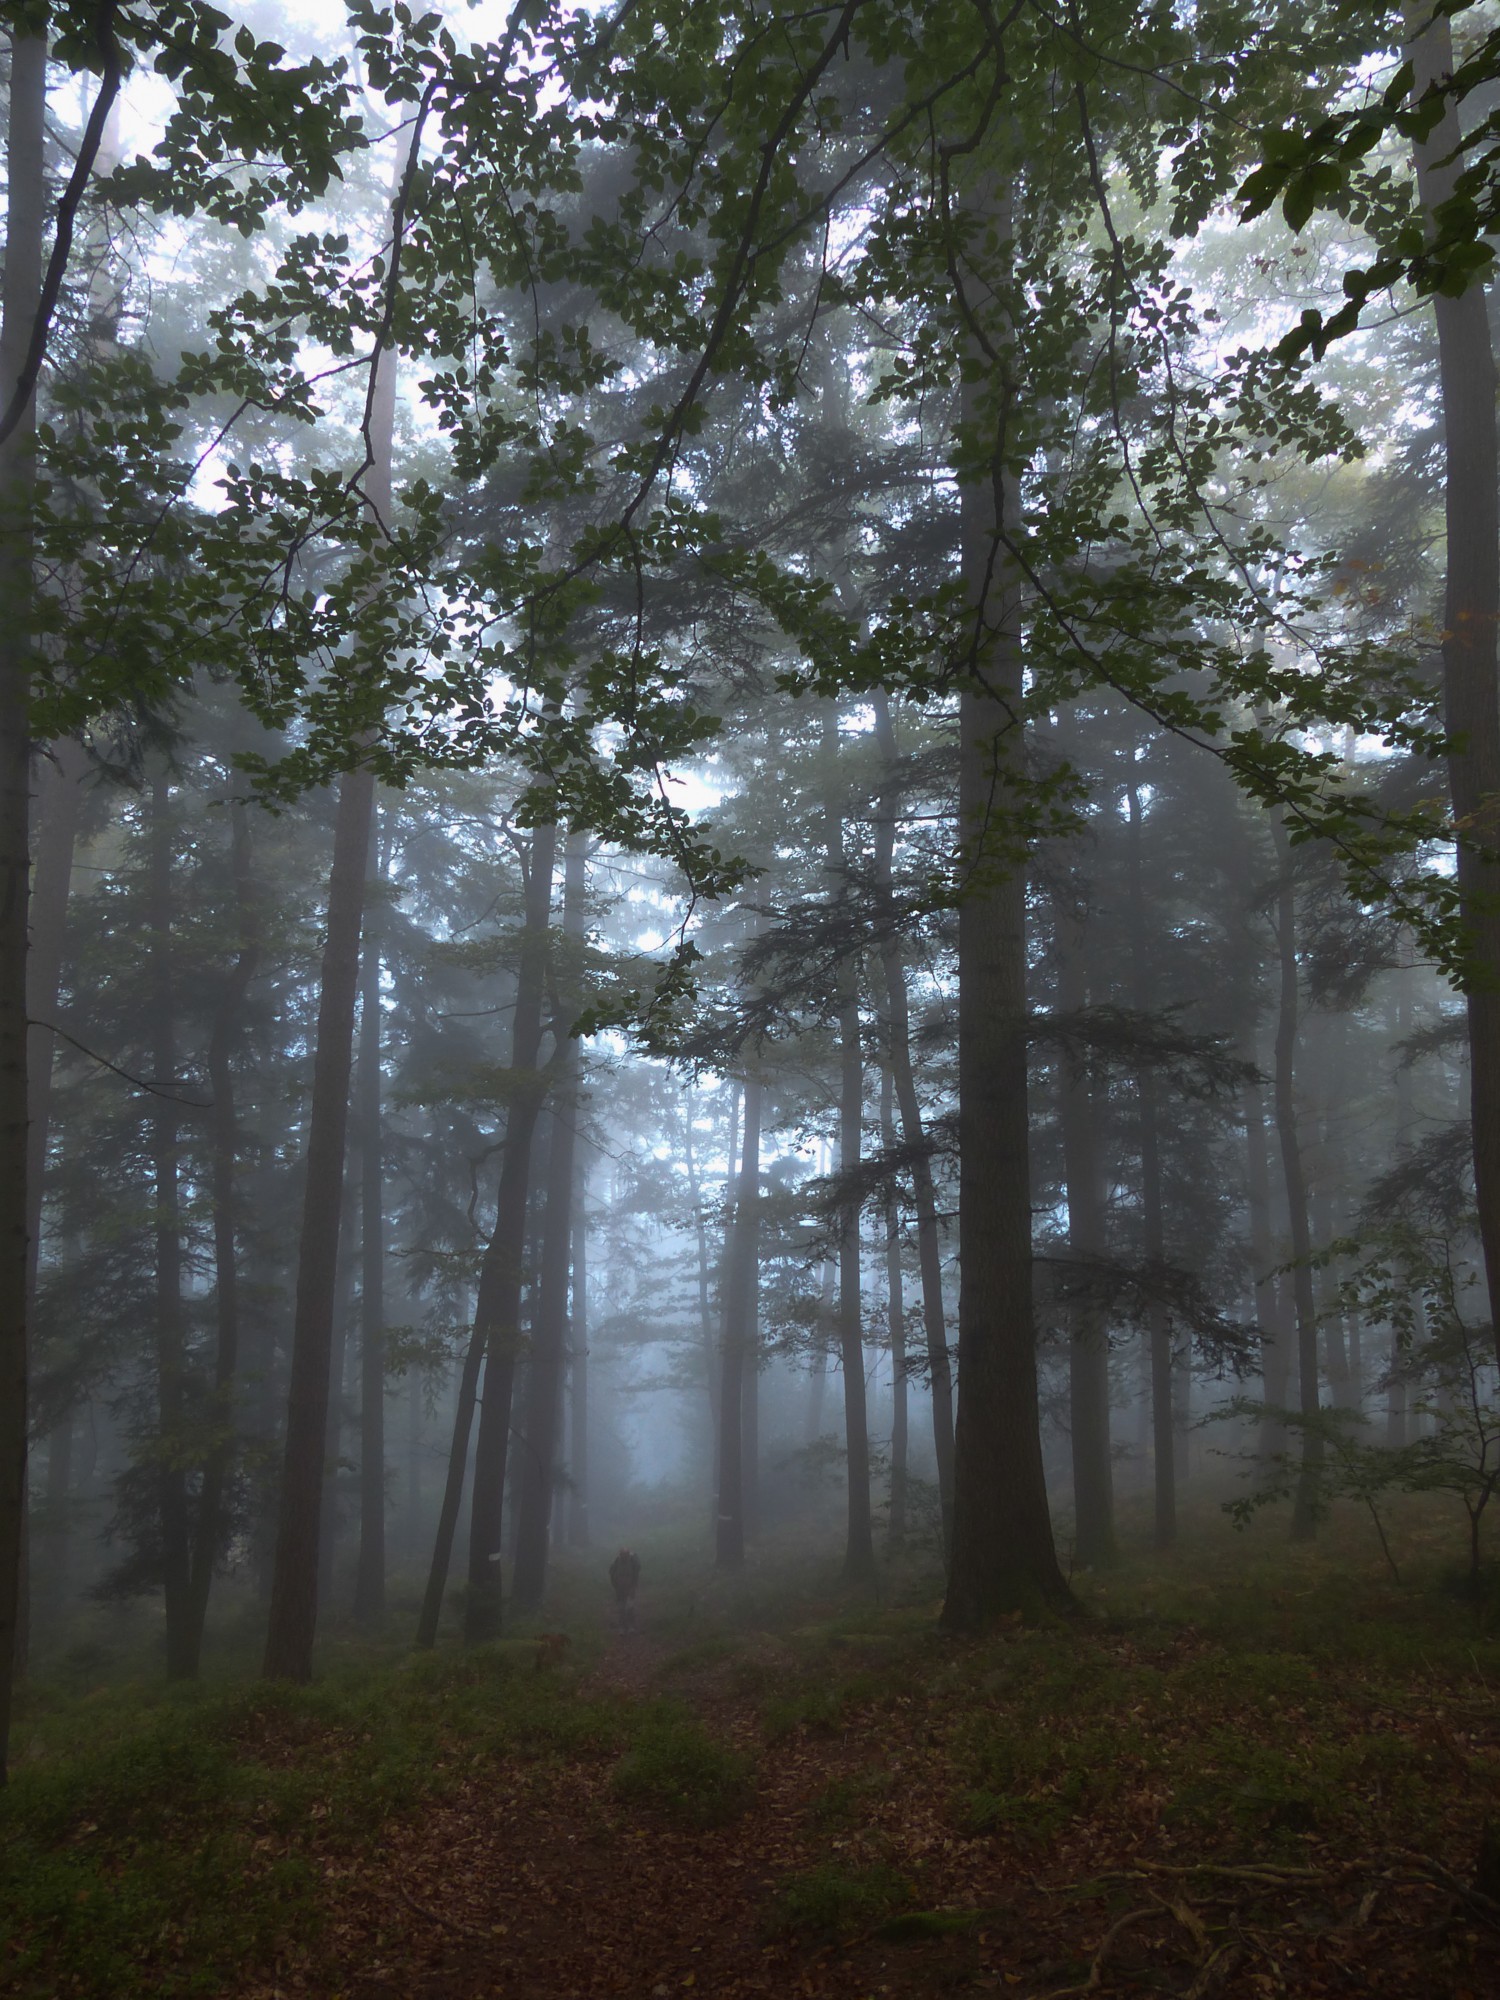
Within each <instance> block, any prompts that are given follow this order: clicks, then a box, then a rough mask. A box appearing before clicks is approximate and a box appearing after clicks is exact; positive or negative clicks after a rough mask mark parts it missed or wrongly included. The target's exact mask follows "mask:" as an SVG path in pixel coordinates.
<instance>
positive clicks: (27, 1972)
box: [0, 1506, 1500, 2000]
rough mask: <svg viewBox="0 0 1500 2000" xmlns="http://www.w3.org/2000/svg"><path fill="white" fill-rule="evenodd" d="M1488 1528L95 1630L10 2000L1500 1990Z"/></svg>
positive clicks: (784, 1567) (1055, 1996)
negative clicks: (165, 1677) (202, 1681)
mask: <svg viewBox="0 0 1500 2000" xmlns="http://www.w3.org/2000/svg"><path fill="white" fill-rule="evenodd" d="M1460 1533H1461V1529H1459V1530H1456V1529H1455V1524H1454V1523H1452V1522H1450V1521H1449V1520H1448V1519H1447V1518H1446V1516H1440V1515H1438V1514H1437V1513H1436V1512H1434V1511H1433V1510H1432V1509H1431V1508H1426V1509H1424V1508H1421V1507H1417V1506H1414V1507H1413V1509H1412V1512H1411V1514H1410V1516H1409V1518H1405V1519H1401V1520H1398V1521H1397V1523H1396V1524H1395V1527H1394V1530H1393V1547H1394V1549H1395V1552H1396V1554H1397V1557H1398V1559H1399V1560H1400V1561H1401V1565H1402V1580H1401V1582H1400V1583H1399V1584H1398V1583H1397V1582H1396V1581H1395V1580H1394V1579H1392V1578H1391V1577H1390V1575H1389V1573H1388V1572H1386V1571H1384V1570H1383V1569H1380V1568H1377V1567H1376V1566H1375V1564H1378V1561H1379V1557H1378V1552H1377V1551H1375V1550H1374V1548H1373V1538H1372V1537H1370V1535H1369V1531H1368V1528H1365V1529H1364V1530H1361V1529H1360V1528H1359V1526H1358V1524H1357V1523H1356V1522H1354V1521H1353V1520H1352V1519H1351V1520H1336V1521H1335V1522H1334V1523H1332V1524H1331V1526H1330V1527H1329V1529H1328V1530H1327V1531H1325V1534H1324V1535H1323V1537H1322V1539H1321V1540H1320V1542H1319V1544H1318V1545H1317V1547H1316V1548H1313V1549H1306V1548H1298V1549H1292V1548H1290V1547H1289V1546H1288V1545H1287V1542H1286V1539H1285V1523H1284V1522H1282V1521H1277V1520H1275V1519H1271V1518H1266V1519H1262V1520H1261V1521H1259V1522H1258V1523H1257V1524H1256V1526H1255V1527H1254V1528H1253V1529H1252V1530H1251V1531H1250V1533H1249V1534H1247V1535H1245V1536H1240V1537H1236V1536H1234V1535H1233V1534H1232V1532H1231V1531H1230V1530H1229V1529H1228V1527H1227V1526H1225V1525H1223V1524H1222V1523H1220V1522H1219V1521H1218V1520H1217V1519H1210V1518H1208V1517H1207V1516H1205V1518H1204V1519H1203V1520H1202V1521H1201V1522H1199V1523H1196V1524H1195V1525H1194V1528H1193V1532H1192V1533H1191V1534H1190V1535H1188V1536H1186V1537H1185V1538H1184V1542H1183V1545H1182V1547H1181V1548H1180V1550H1179V1551H1178V1552H1177V1553H1176V1554H1174V1555H1173V1556H1171V1557H1151V1558H1146V1557H1132V1558H1129V1559H1127V1560H1126V1561H1125V1562H1123V1563H1122V1564H1121V1565H1120V1567H1119V1568H1118V1569H1116V1570H1112V1571H1110V1572H1109V1573H1108V1574H1107V1575H1104V1576H1102V1577H1084V1578H1079V1579H1076V1580H1075V1581H1076V1583H1077V1587H1078V1590H1079V1595H1080V1600H1081V1604H1082V1607H1083V1609H1082V1613H1081V1615H1080V1616H1079V1617H1077V1618H1076V1619H1072V1620H1059V1621H1053V1622H1047V1623H1044V1624H1038V1625H1032V1626H1027V1625H1022V1624H1020V1623H1016V1624H1011V1625H1007V1626H1005V1627H1003V1628H1002V1629H1000V1630H999V1631H997V1632H995V1633H993V1634H991V1635H989V1636H987V1637H985V1638H983V1639H979V1640H963V1641H956V1640H953V1639H951V1638H948V1637H946V1636H944V1635H943V1634H942V1633H940V1632H939V1631H938V1629H937V1627H936V1614H937V1609H938V1598H937V1592H936V1585H935V1581H934V1578H933V1576H932V1575H931V1573H930V1572H924V1571H923V1570H922V1569H921V1567H920V1566H917V1565H913V1566H911V1567H906V1566H892V1567H890V1568H889V1569H888V1571H887V1573H886V1575H885V1578H884V1583H883V1587H882V1590H881V1592H880V1593H879V1600H878V1601H877V1599H876V1598H875V1597H873V1596H872V1595H871V1594H870V1593H869V1592H865V1593H862V1594H861V1593H856V1592H851V1591H848V1590H846V1589H844V1588H843V1587H841V1586H840V1584H839V1583H838V1582H837V1580H836V1579H837V1571H836V1567H835V1566H834V1565H833V1564H831V1563H829V1562H828V1561H826V1560H824V1561H823V1562H821V1563H820V1562H819V1560H818V1559H817V1557H816V1556H811V1555H808V1554H807V1553H806V1552H805V1550H804V1552H803V1553H802V1554H801V1555H799V1556H795V1557H794V1556H793V1555H791V1554H790V1553H789V1552H786V1551H783V1552H780V1555H781V1559H780V1560H778V1558H777V1555H776V1554H772V1555H770V1556H768V1557H767V1558H766V1560H765V1561H764V1562H762V1563H761V1564H760V1565H758V1566H757V1567H756V1568H754V1569H753V1570H751V1571H749V1572H747V1573H746V1575H744V1576H743V1577H742V1578H739V1579H736V1580H735V1581H734V1583H733V1584H732V1585H731V1584H727V1583H725V1582H724V1581H723V1580H722V1579H715V1578H714V1577H713V1576H712V1575H711V1574H709V1573H706V1572H705V1570H704V1566H703V1563H702V1560H701V1558H699V1557H697V1556H695V1555H688V1554H684V1553H682V1551H681V1549H680V1548H679V1549H677V1550H676V1551H674V1549H673V1547H672V1545H671V1543H670V1541H669V1539H668V1538H666V1537H662V1538H661V1539H660V1544H659V1546H658V1545H654V1544H653V1541H652V1539H651V1537H649V1536H646V1535H643V1536H642V1537H641V1540H640V1542H639V1544H638V1546H639V1547H640V1549H641V1553H642V1556H643V1559H644V1563H645V1586H644V1589H643V1601H642V1607H641V1620H640V1628H639V1629H638V1630H637V1631H635V1632H629V1633H625V1632H616V1631H612V1630H611V1629H610V1628H609V1626H608V1623H607V1620H606V1619H605V1617H604V1616H603V1605H602V1603H601V1600H602V1599H603V1597H604V1594H605V1593H604V1588H603V1579H602V1570H603V1559H602V1558H601V1559H599V1560H598V1561H597V1562H595V1563H594V1564H592V1565H590V1566H589V1567H588V1568H586V1569H585V1568H583V1567H580V1566H578V1565H577V1564H576V1563H575V1564H572V1565H570V1566H569V1567H568V1568H566V1569H565V1570H564V1572H563V1574H562V1575H561V1576H560V1577H559V1588H558V1599H557V1603H556V1605H555V1607H554V1609H553V1613H552V1615H551V1616H550V1617H549V1619H548V1621H547V1624H548V1627H549V1628H552V1629H561V1630H566V1631H567V1632H568V1634H569V1645H568V1647H567V1648H566V1651H565V1653H564V1657H563V1660H562V1663H561V1664H553V1663H552V1662H551V1661H550V1659H548V1658H547V1657H545V1655H546V1650H547V1649H545V1648H543V1649H539V1648H538V1646H537V1644H536V1641H535V1638H534V1637H533V1636H516V1637H513V1638H509V1639H507V1640H505V1641H502V1642H501V1643H500V1644H498V1645H496V1646H493V1647H487V1648H482V1649H477V1650H474V1651H470V1652H465V1651H463V1650H461V1649H460V1648H458V1647H457V1646H456V1645H452V1646H446V1647H443V1648H440V1649H439V1650H438V1651H437V1652H435V1653H432V1654H427V1655H422V1656H417V1657H411V1656H409V1655H402V1654H400V1653H398V1652H397V1651H396V1650H395V1648H394V1646H393V1647H392V1649H391V1650H390V1651H389V1652H387V1653H386V1654H384V1655H382V1654H381V1653H380V1652H379V1650H378V1649H372V1648H368V1647H366V1648H363V1649H361V1648H360V1647H358V1646H356V1645H355V1643H354V1642H353V1641H352V1640H350V1641H338V1640H335V1641H334V1643H333V1644H332V1645H331V1647H330V1648H329V1653H330V1659H329V1664H328V1665H327V1667H326V1670H325V1671H324V1672H323V1673H322V1675H321V1676H320V1678H319V1680H318V1681H317V1682H316V1683H315V1684H314V1685H313V1686H312V1687H311V1688H307V1689H296V1690H293V1689H286V1688H281V1687H268V1686H266V1685H264V1684H259V1683H255V1682H251V1681H248V1680H245V1679H241V1680H240V1681H239V1682H238V1683H237V1684H235V1683H232V1682H231V1683H229V1684H225V1683H224V1682H222V1681H221V1682H220V1683H219V1684H218V1685H209V1686H208V1687H206V1688H204V1689H202V1690H188V1691H183V1690H164V1689H162V1688H161V1687H160V1686H159V1685H156V1684H155V1683H153V1682H151V1681H149V1680H147V1679H145V1678H143V1677H139V1678H137V1679H135V1680H132V1681H128V1682H124V1683H122V1682H120V1681H118V1680H112V1679H108V1678H105V1677H104V1676H103V1675H102V1673H101V1668H100V1662H99V1660H98V1658H97V1656H96V1655H94V1654H92V1653H90V1652H89V1651H88V1649H87V1648H84V1647H78V1646H75V1648H74V1653H73V1656H72V1658H71V1661H70V1660H69V1659H68V1658H64V1659H63V1660H61V1661H60V1662H59V1664H58V1668H57V1671H56V1672H55V1673H54V1674H53V1675H51V1676H50V1677H49V1678H45V1679H43V1678H41V1677H39V1679H38V1681H37V1683H36V1684H35V1685H34V1686H33V1689H32V1691H31V1693H30V1695H29V1697H28V1705H27V1707H26V1709H25V1711H24V1712H23V1716H22V1720H21V1723H20V1727H19V1731H18V1749H19V1752H20V1755H19V1758H18V1764H17V1770H16V1772H15V1776H14V1781H13V1783H12V1786H11V1788H10V1790H9V1792H8V1793H6V1794H4V1795H0V1913H3V1914H0V1940H3V1942H0V1989H3V1990H4V1991H6V1992H9V1993H15V1994H18V1995H23V1996H42V1995H46V1996H49V2000H50V1996H53V1995H75V1994H87V1995H108V1996H111V2000H113V1996H115V1995H129V1994H149V1995H164V1996H176V1995H187V1994H205V1995H216V1994H222V1995H231V1994H232V1995H242V1996H246V2000H272V1996H283V1995H287V1996H289V1995H320V1996H330V1997H331V1996H334V1995H339V1996H345V1997H346V2000H376V1996H381V2000H402V1996H407V1995H411V1996H433V2000H436V1996H443V1995H453V1996H456V2000H458V1996H471V1995H472V1996H479V1995H490V1994H494V1995H504V1996H508V2000H543V1996H546V2000H555V1997H556V1996H567V1995H580V1996H593V1995H599V1996H604V1995H629V1996H639V2000H686V1996H693V2000H696V1995H697V1994H699V1993H702V1994H705V1995H713V1996H752V1995H778V1996H779V1995H788V1996H824V1995H826V1996H830V2000H832V1996H845V1995H847V1996H865V1995H870V1996H879V1995H891V1996H919V1995H920V1996H935V1995H946V1994H949V1993H953V1994H962V1993H967V1992H974V1993H990V1992H993V1993H1004V1994H1014V1995H1016V1996H1018V2000H1043V1996H1050V2000H1061V1996H1064V1995H1073V1994H1077V1995H1084V1994H1101V1995H1111V1994H1115V1995H1136V1994H1146V1993H1151V1994H1171V1995H1178V1996H1183V2000H1186V1996H1192V2000H1206V1996H1209V1995H1223V1996H1230V2000H1238V1996H1252V1995H1253V1996H1263V1995H1277V1994H1287V1995H1295V1996H1304V1995H1314V1996H1316V1995H1356V1994H1357V1995H1370V1996H1397V1995H1399V1996H1423V1995H1429V1994H1430V1995H1434V1996H1443V2000H1463V1996H1466V1995H1467V1996H1471V2000H1480V1996H1488V1995H1500V1879H1497V1878H1500V1634H1497V1629H1496V1628H1497V1626H1500V1607H1490V1608H1489V1609H1487V1610H1486V1611H1485V1612H1484V1613H1483V1614H1482V1615H1476V1610H1475V1607H1474V1606H1473V1604H1472V1603H1464V1602H1462V1601H1461V1600H1460V1599H1459V1598H1458V1597H1457V1596H1456V1595H1455V1594H1454V1592H1453V1590H1452V1589H1451V1587H1445V1584H1444V1571H1443V1565H1444V1563H1445V1562H1446V1561H1448V1560H1450V1559H1451V1558H1452V1557H1453V1556H1454V1555H1455V1554H1457V1553H1458V1545H1459V1537H1460ZM607 1553H608V1552H607V1551H606V1554H607ZM1372 1557H1373V1562H1372ZM596 1572H597V1574H596ZM539 1658H540V1663H539ZM91 1675H92V1676H94V1677H96V1679H97V1685H93V1686H80V1681H87V1680H88V1679H89V1678H90V1676H91ZM1487 1826H1489V1827H1492V1828H1493V1829H1494V1830H1493V1831H1491V1832H1490V1833H1489V1834H1488V1835H1487V1834H1486V1828H1487ZM1476 1885H1477V1886H1476Z"/></svg>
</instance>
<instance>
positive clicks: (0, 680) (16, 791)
mask: <svg viewBox="0 0 1500 2000" xmlns="http://www.w3.org/2000/svg"><path fill="white" fill-rule="evenodd" d="M46 110H47V43H46V39H45V36H43V35H26V34H16V33H13V34H12V36H11V65H10V117H9V129H8V133H7V140H6V170H7V194H6V233H5V276H4V291H3V295H0V300H3V303H0V407H3V406H4V405H5V404H7V403H8V402H9V401H10V398H11V396H12V394H13V393H14V391H15V388H16V386H17V384H18V383H19V381H20V378H21V373H22V369H23V366H24V362H25V356H26V350H27V348H28V346H29V344H30V341H31V333H32V326H33V323H34V320H35V316H36V309H37V294H38V291H39V289H40V286H41V279H42V235H43V228H44V224H45V220H46V208H47V183H46V173H45V161H44V157H43V128H44V126H45V122H46ZM35 454H36V405H35V402H33V403H32V404H31V405H30V407H29V408H28V410H27V413H26V415H25V416H24V417H23V418H22V420H21V422H20V423H19V424H18V425H17V426H16V428H15V430H13V431H12V433H11V435H10V437H9V438H8V439H6V441H5V442H4V443H3V444H0V602H3V604H4V606H5V616H4V618H3V619H0V1784H3V1783H4V1781H5V1773H6V1757H7V1749H8V1745H9V1740H10V1711H11V1693H12V1687H13V1684H14V1678H15V1672H16V1666H17V1652H18V1647H17V1636H18V1628H19V1625H20V1621H21V1551H22V1542H23V1537H24V1533H25V1525H24V1524H25V1508H26V1394H27V1380H26V1373H27V1351H26V1272H27V1261H28V1258H27V1217H28V1194H27V1186H26V1118H27V1104H26V945H27V939H26V915H27V911H26V901H27V896H26V891H27V878H28V870H29V867H30V859H31V856H30V834H31V828H30V793H31V721H30V707H31V672H32V644H33V633H32V626H33V608H32V607H33V603H34V583H33V578H32V537H33V518H34V508H35V495H36V456H35Z"/></svg>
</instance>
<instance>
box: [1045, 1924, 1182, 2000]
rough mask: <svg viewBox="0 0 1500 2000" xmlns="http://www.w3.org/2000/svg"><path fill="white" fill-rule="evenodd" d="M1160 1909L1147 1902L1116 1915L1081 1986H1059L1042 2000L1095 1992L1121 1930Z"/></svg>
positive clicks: (1072, 1998) (1067, 1999)
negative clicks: (1118, 1915) (1120, 1915)
mask: <svg viewBox="0 0 1500 2000" xmlns="http://www.w3.org/2000/svg"><path fill="white" fill-rule="evenodd" d="M1160 1915H1161V1909H1160V1907H1159V1905H1157V1904H1155V1903H1148V1904H1146V1905H1145V1906H1144V1907H1143V1908H1141V1909H1139V1910H1127V1911H1126V1912H1125V1914H1124V1916H1123V1917H1116V1918H1115V1920H1114V1922H1113V1923H1112V1924H1111V1925H1110V1927H1109V1929H1108V1930H1107V1931H1106V1932H1105V1933H1104V1936H1103V1939H1102V1940H1101V1942H1100V1945H1099V1949H1098V1950H1097V1951H1096V1952H1095V1953H1094V1962H1093V1964H1092V1965H1091V1966H1090V1967H1089V1976H1088V1978H1087V1979H1085V1980H1084V1982H1083V1984H1082V1985H1081V1986H1059V1987H1057V1988H1055V1989H1054V1991H1052V1992H1051V1993H1044V1994H1043V1995H1042V2000H1077V1996H1078V1995H1080V1994H1083V1993H1097V1992H1098V1991H1099V1988H1100V1986H1101V1985H1102V1984H1103V1976H1104V1963H1105V1960H1106V1959H1107V1958H1108V1957H1109V1955H1110V1953H1111V1952H1112V1951H1113V1950H1114V1948H1115V1945H1116V1944H1117V1943H1118V1942H1119V1939H1120V1936H1121V1934H1122V1932H1124V1931H1125V1930H1127V1929H1128V1928H1129V1927H1130V1925H1131V1924H1138V1923H1140V1921H1141V1920H1142V1918H1144V1917H1159V1916H1160Z"/></svg>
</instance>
